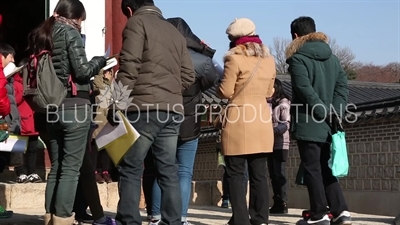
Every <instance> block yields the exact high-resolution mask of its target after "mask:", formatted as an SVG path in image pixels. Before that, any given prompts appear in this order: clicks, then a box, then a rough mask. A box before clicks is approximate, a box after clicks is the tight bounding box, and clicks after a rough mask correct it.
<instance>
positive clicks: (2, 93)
mask: <svg viewBox="0 0 400 225" xmlns="http://www.w3.org/2000/svg"><path fill="white" fill-rule="evenodd" d="M0 22H1V21H0ZM9 47H11V46H9V45H5V44H1V43H0V59H1V60H0V120H2V121H4V119H3V118H4V117H5V116H7V115H8V114H10V100H9V99H8V96H7V89H6V85H7V79H6V77H5V75H4V72H3V69H4V67H6V66H7V65H8V64H9V63H10V62H13V61H14V54H12V53H13V49H12V47H11V52H9V51H10V48H9ZM6 124H7V123H6V122H5V121H4V122H3V123H2V124H1V131H4V130H7V129H8V126H7V125H6ZM6 162H7V160H6V159H5V158H4V157H3V156H2V155H0V169H1V168H4V167H5V166H6V165H5V164H6ZM3 164H4V165H3ZM0 172H1V171H0ZM12 215H13V211H6V210H5V209H4V208H3V207H2V206H1V205H0V219H3V218H10V217H12Z"/></svg>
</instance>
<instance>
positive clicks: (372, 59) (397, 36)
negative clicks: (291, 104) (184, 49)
mask: <svg viewBox="0 0 400 225" xmlns="http://www.w3.org/2000/svg"><path fill="white" fill-rule="evenodd" d="M154 2H155V4H156V6H158V7H159V8H160V9H161V11H162V12H163V14H164V17H166V18H170V17H182V18H183V19H185V21H186V22H187V23H188V24H189V26H190V27H191V29H192V31H193V32H194V33H195V34H196V35H197V36H198V37H199V38H200V39H202V40H204V41H205V42H206V43H207V44H209V45H210V47H212V48H214V49H217V52H216V55H215V56H214V58H215V59H216V60H217V61H218V62H220V63H221V62H222V58H223V55H224V54H225V52H226V51H227V50H228V46H229V40H228V38H227V35H226V34H225V30H226V28H227V27H228V25H229V24H230V23H231V22H232V21H233V20H234V19H235V18H240V17H247V18H249V19H251V20H253V21H254V23H255V24H256V26H257V28H256V32H257V34H258V35H260V37H261V39H262V40H263V42H264V43H265V44H266V45H267V46H272V40H273V38H274V37H283V38H287V39H289V38H291V35H290V23H291V22H292V21H293V20H294V19H295V18H297V17H299V16H310V17H312V18H313V19H314V20H315V22H316V25H317V31H321V32H324V33H325V34H327V35H328V36H329V37H330V38H334V39H336V42H337V44H338V45H340V46H341V47H349V48H351V50H352V51H353V53H354V54H355V56H356V61H359V62H363V63H374V64H378V65H384V64H387V63H389V62H400V0H375V1H366V0H364V1H360V0H345V1H344V0H331V1H326V0H319V1H316V0H309V1H303V0H292V1H286V0H280V1H278V0H247V1H245V0H154Z"/></svg>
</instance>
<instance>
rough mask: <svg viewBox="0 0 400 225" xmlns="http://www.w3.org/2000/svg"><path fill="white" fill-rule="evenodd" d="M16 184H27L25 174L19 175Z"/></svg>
mask: <svg viewBox="0 0 400 225" xmlns="http://www.w3.org/2000/svg"><path fill="white" fill-rule="evenodd" d="M16 181H17V183H20V184H24V183H28V182H29V181H28V176H26V175H25V174H21V175H19V176H18V177H17V180H16Z"/></svg>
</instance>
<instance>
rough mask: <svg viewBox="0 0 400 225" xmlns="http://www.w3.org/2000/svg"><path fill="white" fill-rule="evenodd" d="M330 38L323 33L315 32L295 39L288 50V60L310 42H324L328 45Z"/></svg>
mask: <svg viewBox="0 0 400 225" xmlns="http://www.w3.org/2000/svg"><path fill="white" fill-rule="evenodd" d="M328 40H329V39H328V36H326V35H325V34H324V33H322V32H315V33H311V34H307V35H304V36H301V37H299V38H296V39H294V40H293V41H292V42H291V43H290V44H289V46H288V47H287V48H286V59H288V58H290V57H292V56H293V55H294V54H295V53H296V52H297V51H298V50H299V49H300V48H301V47H303V45H304V44H305V43H306V42H308V41H324V42H326V43H328Z"/></svg>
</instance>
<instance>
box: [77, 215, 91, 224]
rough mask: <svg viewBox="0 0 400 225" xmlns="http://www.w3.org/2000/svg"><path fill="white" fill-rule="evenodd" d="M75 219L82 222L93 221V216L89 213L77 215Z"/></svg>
mask: <svg viewBox="0 0 400 225" xmlns="http://www.w3.org/2000/svg"><path fill="white" fill-rule="evenodd" d="M75 220H76V221H78V222H81V223H93V217H92V216H91V215H89V214H87V213H85V214H83V215H75Z"/></svg>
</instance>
